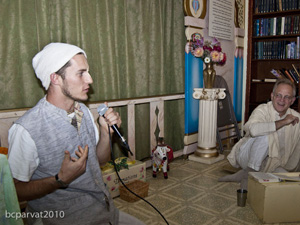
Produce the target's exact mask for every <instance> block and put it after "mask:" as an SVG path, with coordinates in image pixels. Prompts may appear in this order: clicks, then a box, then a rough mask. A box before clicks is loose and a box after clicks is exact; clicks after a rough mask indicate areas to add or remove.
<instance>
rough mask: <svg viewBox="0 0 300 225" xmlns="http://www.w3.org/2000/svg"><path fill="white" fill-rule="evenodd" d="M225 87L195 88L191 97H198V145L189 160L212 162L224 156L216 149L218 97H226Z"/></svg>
mask: <svg viewBox="0 0 300 225" xmlns="http://www.w3.org/2000/svg"><path fill="white" fill-rule="evenodd" d="M224 91H225V88H212V89H204V88H195V89H194V93H193V97H194V98H195V99H199V101H200V102H199V125H198V146H197V149H196V151H195V153H194V154H193V155H190V156H189V159H190V160H194V161H199V162H204V163H207V164H211V163H214V162H216V161H219V160H221V159H223V158H224V156H223V155H219V153H218V150H217V149H216V140H217V138H216V134H217V130H216V129H217V107H218V99H224V98H225V97H226V94H225V92H224Z"/></svg>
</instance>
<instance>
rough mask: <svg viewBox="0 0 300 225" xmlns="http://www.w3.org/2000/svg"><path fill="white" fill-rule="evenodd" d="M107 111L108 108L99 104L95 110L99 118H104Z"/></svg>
mask: <svg viewBox="0 0 300 225" xmlns="http://www.w3.org/2000/svg"><path fill="white" fill-rule="evenodd" d="M107 110H108V107H107V106H106V105H105V104H100V105H99V106H98V108H97V111H98V113H99V115H100V116H104V114H105V113H106V111H107Z"/></svg>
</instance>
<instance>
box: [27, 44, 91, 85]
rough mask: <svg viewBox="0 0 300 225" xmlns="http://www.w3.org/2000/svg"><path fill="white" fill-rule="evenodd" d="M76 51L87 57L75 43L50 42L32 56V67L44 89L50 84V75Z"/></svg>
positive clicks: (75, 53)
mask: <svg viewBox="0 0 300 225" xmlns="http://www.w3.org/2000/svg"><path fill="white" fill-rule="evenodd" d="M78 53H83V54H84V56H85V57H86V58H87V56H86V54H85V52H84V51H83V50H82V49H81V48H79V47H77V46H75V45H71V44H66V43H50V44H48V45H46V46H45V47H44V48H43V50H42V51H40V52H39V53H37V54H36V55H35V56H34V57H33V59H32V66H33V69H34V71H35V74H36V76H37V78H39V79H40V80H41V82H42V85H43V86H44V88H45V89H46V90H48V88H49V85H50V75H51V74H52V73H55V72H57V71H58V70H59V69H61V68H62V67H63V66H64V65H65V64H66V63H67V62H68V61H69V60H70V59H72V58H73V56H75V55H77V54H78Z"/></svg>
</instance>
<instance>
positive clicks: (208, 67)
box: [203, 62, 216, 88]
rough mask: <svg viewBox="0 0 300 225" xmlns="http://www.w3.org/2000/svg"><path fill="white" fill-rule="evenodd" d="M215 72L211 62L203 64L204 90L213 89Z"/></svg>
mask: <svg viewBox="0 0 300 225" xmlns="http://www.w3.org/2000/svg"><path fill="white" fill-rule="evenodd" d="M215 77H216V71H215V69H214V64H213V62H209V63H205V69H204V70H203V80H204V87H205V88H213V86H214V83H215Z"/></svg>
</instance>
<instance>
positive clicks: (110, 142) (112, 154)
mask: <svg viewBox="0 0 300 225" xmlns="http://www.w3.org/2000/svg"><path fill="white" fill-rule="evenodd" d="M107 126H108V134H109V144H110V151H111V157H112V162H113V165H114V168H115V172H116V174H117V176H118V178H119V180H120V182H121V183H122V185H123V186H124V187H125V188H126V189H127V190H128V191H129V192H130V193H131V194H133V195H135V196H136V197H138V198H140V199H142V200H143V201H144V202H146V203H148V204H149V205H150V206H151V207H152V208H153V209H155V210H156V212H158V214H159V215H160V216H161V217H162V218H163V219H164V221H165V222H166V224H168V225H169V223H168V221H167V220H166V218H165V217H164V216H163V214H162V213H161V212H160V211H159V210H158V209H157V208H156V207H155V206H154V205H152V204H151V203H150V202H149V201H147V200H146V199H144V198H143V197H141V196H139V195H138V194H136V193H134V192H133V191H132V190H130V189H129V188H128V187H127V186H126V185H125V183H124V182H123V180H122V179H121V177H120V175H119V173H118V170H117V166H116V163H115V156H114V153H113V148H112V141H111V133H110V127H109V125H107ZM128 148H129V146H128ZM128 151H129V152H131V151H130V149H128Z"/></svg>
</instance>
